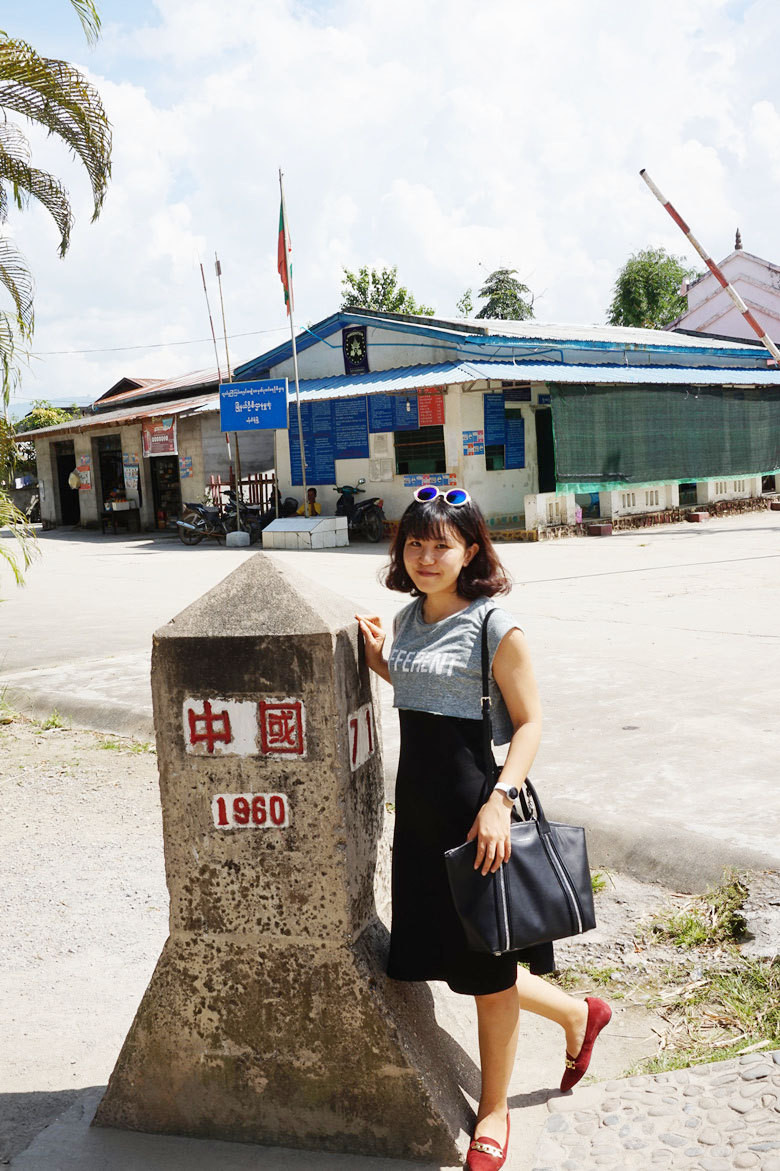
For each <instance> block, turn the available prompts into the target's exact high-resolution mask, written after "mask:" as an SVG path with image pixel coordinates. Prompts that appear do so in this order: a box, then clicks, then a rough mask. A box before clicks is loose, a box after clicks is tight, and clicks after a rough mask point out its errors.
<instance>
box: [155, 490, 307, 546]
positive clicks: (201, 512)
mask: <svg viewBox="0 0 780 1171" xmlns="http://www.w3.org/2000/svg"><path fill="white" fill-rule="evenodd" d="M226 495H227V498H228V504H227V507H226V508H225V509H224V510H223V511H222V513H221V514H220V510H219V509H218V508H217V507H216V506H214V505H209V504H198V503H196V502H194V501H186V502H185V504H184V507H185V508H186V509H187V510H188V511H187V513H185V515H184V517H183V518H182V519H181V520H177V522H176V524H177V527H178V531H179V539H180V540H181V542H182V544H184V545H199V544H200V542H201V541H202V540H203V539H204V537H214V538H215V539H216V540H217V541H218V542H219V543H220V544H224V542H225V539H226V537H227V534H228V533H233V532H235V531H236V529H237V528H238V515H239V510H238V508H237V501H236V494H235V492H233V490H232V489H231V490H230V491H229V492H227V493H226ZM297 508H298V501H297V500H296V499H295V497H293V496H288V497H287V499H286V500H284V501H281V503H280V507H279V515H280V516H294V515H295V512H296V509H297ZM240 515H241V528H242V529H243V530H244V532H247V533H249V544H250V545H255V544H256V543H257V541H258V540H259V539H260V536H261V533H262V531H263V529H264V528H265V527H266V525H269V524H270V523H271V521H272V520H275V519H276V509H275V508H267V509H265V510H264V511H263V510H262V509H261V508H260V506H259V505H257V504H244V502H243V501H242V502H241V508H240Z"/></svg>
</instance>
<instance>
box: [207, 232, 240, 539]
mask: <svg viewBox="0 0 780 1171" xmlns="http://www.w3.org/2000/svg"><path fill="white" fill-rule="evenodd" d="M214 271H215V273H216V274H217V286H218V288H219V305H220V308H221V310H222V334H223V337H224V339H225V359H226V361H227V380H228V382H232V381H233V367H232V366H231V364H230V350H229V349H228V335H227V323H226V321H225V298H224V297H223V296H222V265H221V264H220V262H219V257H218V256H217V254H216V252H215V253H214ZM233 441H234V443H235V445H236V469H235V481H236V532H237V533H240V532H241V505H242V504H243V502H244V497H243V494H242V492H241V452H240V451H239V447H238V431H234V432H233Z"/></svg>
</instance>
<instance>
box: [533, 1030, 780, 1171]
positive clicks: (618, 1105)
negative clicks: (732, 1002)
mask: <svg viewBox="0 0 780 1171" xmlns="http://www.w3.org/2000/svg"><path fill="white" fill-rule="evenodd" d="M548 1107H549V1109H550V1110H551V1112H552V1113H551V1115H550V1117H549V1119H548V1121H547V1123H546V1125H545V1128H544V1133H543V1134H542V1137H541V1139H540V1141H539V1145H538V1147H537V1150H536V1156H535V1159H534V1162H533V1171H600V1169H601V1168H613V1169H614V1171H634V1169H636V1171H647V1169H648V1168H651V1167H658V1168H670V1169H673V1171H677V1169H678V1168H689V1169H690V1171H732V1169H733V1168H743V1167H744V1168H754V1169H755V1171H780V1051H778V1052H775V1053H751V1054H745V1055H744V1056H743V1057H739V1058H735V1059H734V1060H731V1061H723V1062H716V1063H715V1064H712V1065H698V1066H693V1067H692V1068H690V1069H682V1070H675V1071H674V1072H670V1073H660V1074H656V1075H654V1076H647V1077H635V1078H630V1079H628V1080H627V1081H611V1082H607V1083H606V1084H603V1085H599V1086H591V1087H588V1088H586V1089H585V1090H581V1091H580V1092H579V1094H578V1093H577V1092H576V1091H575V1092H574V1093H573V1094H572V1095H571V1096H568V1097H562V1098H554V1099H552V1100H551V1101H550V1102H549V1103H548Z"/></svg>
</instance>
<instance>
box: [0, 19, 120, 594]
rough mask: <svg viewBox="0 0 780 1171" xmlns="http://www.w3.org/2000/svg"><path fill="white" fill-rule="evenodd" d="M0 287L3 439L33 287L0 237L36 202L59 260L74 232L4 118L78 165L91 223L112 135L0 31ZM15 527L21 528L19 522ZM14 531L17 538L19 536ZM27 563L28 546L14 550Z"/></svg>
mask: <svg viewBox="0 0 780 1171" xmlns="http://www.w3.org/2000/svg"><path fill="white" fill-rule="evenodd" d="M70 3H71V4H72V6H73V8H74V9H75V10H76V13H77V15H78V17H79V20H80V21H81V24H82V27H83V28H84V32H85V34H86V37H87V40H88V41H89V42H90V43H94V41H95V40H96V39H97V37H98V35H99V33H100V16H99V14H98V10H97V7H96V5H95V3H94V2H93V0H70ZM0 108H2V112H3V115H4V116H3V117H2V118H0V285H2V286H4V287H5V290H6V292H7V293H8V294H9V296H10V300H11V303H12V308H11V309H8V310H0V407H1V408H2V411H0V414H2V415H3V417H4V419H5V428H4V431H5V435H6V442H7V433H8V422H7V420H8V404H9V401H10V396H11V389H12V387H13V386H14V385H15V384H16V383H17V382H18V379H19V362H20V359H21V357H22V356H23V354H24V352H25V350H26V348H27V347H28V346H29V343H30V341H31V339H32V334H33V325H34V316H33V282H32V277H31V275H30V270H29V268H28V267H27V263H26V261H25V259H24V257H23V256H22V254H21V253H20V252H19V250H18V249H17V248H16V247H15V246H14V244H13V243H12V242H11V241H10V240H9V238H8V236H7V235H5V234H4V233H3V231H2V225H3V224H5V223H7V221H8V213H9V209H10V208H11V206H13V207H15V208H16V209H17V210H22V209H24V208H25V207H26V206H28V204H29V202H30V200H31V199H36V200H38V202H39V203H41V204H42V205H43V207H45V208H46V210H47V211H48V212H49V213H50V215H51V216H52V219H53V220H54V223H55V225H56V227H57V230H58V232H59V237H60V241H59V253H60V256H64V255H65V253H66V252H67V250H68V245H69V243H70V233H71V228H72V225H73V213H72V210H71V205H70V199H69V197H68V192H67V190H66V189H65V187H64V186H63V184H62V183H61V182H60V180H59V179H58V178H57V177H56V176H55V175H52V174H50V173H49V172H48V171H42V170H40V169H39V168H37V167H35V166H34V165H33V162H32V155H31V151H30V144H29V142H28V140H27V136H26V134H25V133H24V131H23V130H22V129H21V127H20V126H18V125H17V124H16V123H15V122H13V121H11V120H9V114H10V115H12V116H13V115H18V116H20V117H21V118H22V119H24V120H25V122H27V123H35V124H37V125H39V126H42V127H43V128H44V129H45V130H47V131H48V133H49V134H53V135H55V136H56V137H57V138H59V139H60V140H61V141H62V142H64V143H65V145H66V146H67V147H68V148H69V150H70V151H71V153H72V154H73V155H74V156H75V157H76V158H77V159H78V160H79V161H80V162H81V164H82V165H83V167H84V168H85V170H86V172H87V175H88V176H89V180H90V184H91V186H92V198H93V206H94V213H93V216H92V218H93V220H94V219H95V218H96V217H97V216H98V215H99V214H100V209H101V207H102V206H103V200H104V198H105V195H106V191H107V189H108V182H109V179H110V176H111V127H110V124H109V121H108V118H107V116H106V112H105V109H104V108H103V103H102V102H101V100H100V95H99V94H98V92H97V90H96V89H95V88H94V86H92V85H90V83H89V82H88V81H87V80H86V78H85V77H84V75H83V74H82V73H80V72H79V71H78V69H75V68H74V66H72V65H70V64H69V63H68V62H67V61H59V60H56V59H53V58H49V57H41V56H40V55H39V54H38V53H36V51H35V49H33V48H32V46H30V45H28V44H27V43H26V41H22V40H19V39H16V38H13V37H11V36H9V35H8V33H6V32H4V31H0ZM0 513H1V514H2V517H3V523H5V524H8V523H11V522H13V520H14V518H16V520H17V522H18V520H19V516H20V514H18V513H16V512H15V510H14V508H13V505H12V503H11V501H10V499H8V496H7V494H2V493H0ZM19 523H20V522H19ZM20 531H21V530H20ZM20 547H21V549H22V550H23V552H22V560H23V561H24V562H25V563H28V558H29V549H28V546H25V545H24V544H23V543H22V544H21V546H20ZM0 554H1V555H2V556H3V557H5V559H6V561H8V562H9V563H10V564H11V568H12V569H13V571H14V573H15V574H16V576H17V580H18V579H19V574H20V569H19V565H18V563H17V561H16V559H15V555H14V554H13V553H11V551H10V549H9V548H8V546H7V545H6V544H5V543H4V542H3V543H2V545H0Z"/></svg>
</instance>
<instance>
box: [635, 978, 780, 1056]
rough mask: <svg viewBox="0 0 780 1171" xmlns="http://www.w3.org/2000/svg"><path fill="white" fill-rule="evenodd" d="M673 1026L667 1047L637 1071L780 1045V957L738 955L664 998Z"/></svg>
mask: <svg viewBox="0 0 780 1171" xmlns="http://www.w3.org/2000/svg"><path fill="white" fill-rule="evenodd" d="M660 1002H661V1003H662V1004H663V1010H662V1011H663V1016H664V1017H665V1019H666V1020H667V1021H668V1023H669V1025H670V1029H669V1032H668V1033H667V1035H666V1037H664V1038H663V1043H664V1048H663V1049H662V1051H661V1052H660V1053H659V1054H657V1055H656V1056H655V1057H651V1058H648V1059H646V1060H645V1061H642V1062H640V1063H639V1064H638V1065H637V1066H635V1067H634V1068H633V1069H632V1070H631V1071H629V1072H630V1073H631V1074H634V1073H662V1072H664V1071H665V1070H669V1069H681V1068H684V1067H686V1066H689V1065H700V1064H701V1063H702V1062H710V1061H725V1060H727V1059H728V1058H730V1057H737V1056H739V1055H741V1054H743V1053H746V1052H751V1051H752V1052H755V1051H758V1050H760V1049H780V959H777V958H775V959H772V960H763V959H752V958H750V957H747V956H736V957H735V962H734V964H733V965H732V966H731V967H729V968H726V969H722V968H721V969H717V970H715V971H705V972H703V974H702V976H701V978H700V979H698V980H694V981H692V982H689V983H688V984H686V985H684V986H683V987H680V985H679V979H678V986H677V988H676V989H675V990H674V993H673V995H672V996H669V995H668V994H667V995H666V996H664V997H661V998H660Z"/></svg>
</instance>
